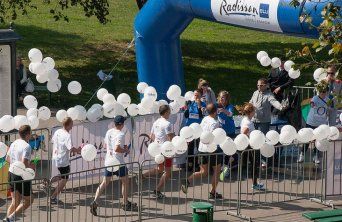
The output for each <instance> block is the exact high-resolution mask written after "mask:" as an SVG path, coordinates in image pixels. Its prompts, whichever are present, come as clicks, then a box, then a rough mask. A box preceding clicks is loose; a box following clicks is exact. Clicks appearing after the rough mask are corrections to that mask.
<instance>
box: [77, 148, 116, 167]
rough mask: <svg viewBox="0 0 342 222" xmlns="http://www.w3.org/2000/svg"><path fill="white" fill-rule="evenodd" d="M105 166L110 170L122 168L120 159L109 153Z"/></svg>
mask: <svg viewBox="0 0 342 222" xmlns="http://www.w3.org/2000/svg"><path fill="white" fill-rule="evenodd" d="M81 152H82V151H81ZM105 167H107V170H108V171H109V172H116V171H118V170H119V168H120V161H119V160H118V159H117V158H116V157H115V156H112V155H110V154H108V153H107V154H106V159H105Z"/></svg>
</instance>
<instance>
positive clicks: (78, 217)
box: [50, 162, 140, 222]
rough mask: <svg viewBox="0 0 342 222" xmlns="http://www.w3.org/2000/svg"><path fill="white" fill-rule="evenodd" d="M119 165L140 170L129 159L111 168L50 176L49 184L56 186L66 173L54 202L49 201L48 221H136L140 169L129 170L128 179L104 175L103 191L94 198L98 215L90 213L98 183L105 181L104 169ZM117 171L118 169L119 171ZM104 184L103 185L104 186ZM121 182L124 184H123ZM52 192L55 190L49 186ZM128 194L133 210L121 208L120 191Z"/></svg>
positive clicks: (113, 169) (114, 169) (137, 216)
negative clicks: (60, 190) (60, 191)
mask: <svg viewBox="0 0 342 222" xmlns="http://www.w3.org/2000/svg"><path fill="white" fill-rule="evenodd" d="M121 167H123V168H125V167H127V168H128V169H139V168H140V166H139V163H137V162H132V163H127V164H122V165H115V166H111V167H102V168H95V169H89V170H85V171H80V172H74V173H70V174H65V175H62V176H61V175H58V176H55V177H53V178H52V179H51V180H50V182H51V185H52V186H54V187H57V186H58V185H59V184H60V183H63V180H60V179H61V177H62V178H63V176H68V177H69V179H68V182H67V184H66V187H65V189H64V191H63V192H62V193H60V194H59V196H58V201H57V204H54V203H50V209H51V210H50V218H51V220H50V221H56V222H57V221H138V220H139V217H140V207H139V206H140V205H139V195H140V192H139V190H140V187H139V186H140V184H139V171H137V172H132V171H130V170H128V175H127V180H126V178H125V177H117V176H115V174H114V176H112V177H110V176H109V177H107V180H106V181H105V182H104V183H105V184H106V186H103V187H104V188H103V193H102V194H101V195H99V197H98V199H97V201H96V202H97V205H98V208H97V216H96V217H95V216H94V215H92V214H91V213H90V206H91V204H92V202H93V201H94V198H95V195H96V192H97V189H98V186H99V185H100V184H101V183H102V182H103V181H104V180H103V177H104V172H105V169H108V170H109V171H113V172H115V171H117V170H118V169H119V168H120V170H119V171H121ZM119 171H117V172H119ZM64 178H65V177H64ZM105 184H104V185H105ZM122 184H126V185H125V186H122ZM51 190H52V192H51V195H54V194H53V192H54V190H55V189H53V188H52V189H51ZM125 190H126V192H127V194H128V201H130V202H131V203H135V204H136V205H134V206H133V208H134V209H133V210H129V209H126V210H124V209H123V205H124V201H123V191H125Z"/></svg>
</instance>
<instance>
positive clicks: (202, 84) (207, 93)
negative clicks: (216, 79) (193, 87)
mask: <svg viewBox="0 0 342 222" xmlns="http://www.w3.org/2000/svg"><path fill="white" fill-rule="evenodd" d="M198 89H199V90H200V91H201V92H202V99H201V100H202V101H203V102H204V103H205V104H207V105H208V104H210V103H212V104H215V103H216V98H215V93H214V91H213V90H212V89H211V88H210V87H209V82H208V81H207V80H204V79H199V80H198Z"/></svg>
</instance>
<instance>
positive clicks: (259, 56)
mask: <svg viewBox="0 0 342 222" xmlns="http://www.w3.org/2000/svg"><path fill="white" fill-rule="evenodd" d="M264 56H267V57H268V54H267V52H265V51H259V52H258V53H257V59H258V61H260V59H261V58H262V57H264Z"/></svg>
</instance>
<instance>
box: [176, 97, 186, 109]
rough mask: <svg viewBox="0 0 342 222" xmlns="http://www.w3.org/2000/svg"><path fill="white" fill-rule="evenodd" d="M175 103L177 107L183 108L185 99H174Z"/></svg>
mask: <svg viewBox="0 0 342 222" xmlns="http://www.w3.org/2000/svg"><path fill="white" fill-rule="evenodd" d="M175 101H176V103H178V105H179V106H180V107H183V106H185V103H186V99H185V98H184V97H183V96H178V97H177V98H176V99H175Z"/></svg>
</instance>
